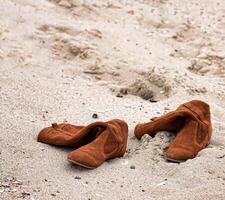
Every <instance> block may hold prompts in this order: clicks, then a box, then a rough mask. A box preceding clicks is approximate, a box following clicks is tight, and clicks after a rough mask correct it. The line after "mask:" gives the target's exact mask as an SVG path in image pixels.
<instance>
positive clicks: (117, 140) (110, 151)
mask: <svg viewBox="0 0 225 200" xmlns="http://www.w3.org/2000/svg"><path fill="white" fill-rule="evenodd" d="M127 138H128V126H127V124H126V122H124V121H122V120H112V121H110V122H108V123H107V127H106V128H105V130H104V131H102V132H100V133H99V134H96V137H95V139H94V140H93V141H91V142H90V143H88V144H86V145H85V146H82V147H80V148H79V149H76V150H74V151H72V152H71V153H69V155H68V160H69V161H70V162H72V163H74V164H77V165H80V166H83V167H86V168H91V169H92V168H96V167H98V166H100V165H101V164H102V163H103V162H104V161H105V160H108V159H111V158H115V157H122V156H123V155H124V154H125V151H126V147H127Z"/></svg>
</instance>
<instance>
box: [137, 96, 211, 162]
mask: <svg viewBox="0 0 225 200" xmlns="http://www.w3.org/2000/svg"><path fill="white" fill-rule="evenodd" d="M159 131H170V132H175V133H176V137H175V139H174V140H173V141H172V142H171V144H170V146H169V148H168V150H167V151H166V152H165V156H166V158H167V159H168V160H171V161H176V162H181V161H185V160H187V159H190V158H194V157H195V156H196V155H197V154H198V152H199V151H200V150H202V149H203V148H205V147H206V146H207V145H208V143H209V141H210V138H211V135H212V125H211V119H210V109H209V105H208V104H206V103H205V102H202V101H199V100H193V101H190V102H187V103H185V104H182V105H181V106H179V107H178V108H177V109H176V110H175V111H173V112H170V113H168V114H166V115H164V116H162V117H158V118H155V119H154V120H153V121H152V122H149V123H144V124H139V125H137V126H136V128H135V136H136V137H137V138H138V139H140V138H141V137H142V136H143V135H144V134H149V135H151V136H152V137H154V136H155V134H156V133H157V132H159Z"/></svg>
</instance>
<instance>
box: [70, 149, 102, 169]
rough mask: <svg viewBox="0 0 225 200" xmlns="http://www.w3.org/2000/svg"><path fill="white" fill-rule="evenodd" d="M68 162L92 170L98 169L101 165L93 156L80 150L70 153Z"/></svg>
mask: <svg viewBox="0 0 225 200" xmlns="http://www.w3.org/2000/svg"><path fill="white" fill-rule="evenodd" d="M68 161H70V162H72V163H74V164H76V165H80V166H82V167H85V168H90V169H93V168H96V167H98V166H99V165H100V164H101V163H99V162H98V161H97V160H96V159H95V158H94V157H93V156H92V155H90V154H89V153H87V152H85V151H82V150H79V149H77V150H75V151H72V152H71V153H69V155H68Z"/></svg>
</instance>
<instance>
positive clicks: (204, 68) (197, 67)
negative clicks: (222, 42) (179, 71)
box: [188, 55, 225, 77]
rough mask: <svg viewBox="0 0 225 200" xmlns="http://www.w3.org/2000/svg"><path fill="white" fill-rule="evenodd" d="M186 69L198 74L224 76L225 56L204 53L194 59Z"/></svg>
mask: <svg viewBox="0 0 225 200" xmlns="http://www.w3.org/2000/svg"><path fill="white" fill-rule="evenodd" d="M188 70H190V71H191V72H193V73H195V74H199V75H202V76H204V75H213V76H217V77H225V58H224V57H222V56H217V55H206V56H204V57H201V58H197V59H194V60H193V61H192V64H191V66H189V67H188Z"/></svg>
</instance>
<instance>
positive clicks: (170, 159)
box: [164, 156, 186, 163]
mask: <svg viewBox="0 0 225 200" xmlns="http://www.w3.org/2000/svg"><path fill="white" fill-rule="evenodd" d="M164 158H165V159H166V160H168V161H171V162H174V163H182V162H185V161H186V160H175V159H172V158H168V157H166V156H164Z"/></svg>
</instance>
